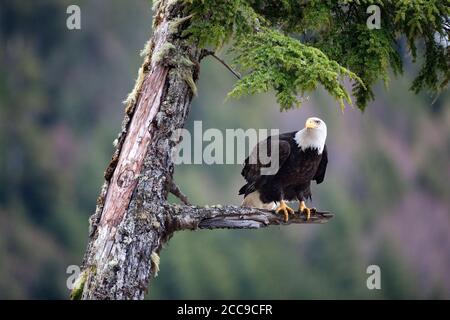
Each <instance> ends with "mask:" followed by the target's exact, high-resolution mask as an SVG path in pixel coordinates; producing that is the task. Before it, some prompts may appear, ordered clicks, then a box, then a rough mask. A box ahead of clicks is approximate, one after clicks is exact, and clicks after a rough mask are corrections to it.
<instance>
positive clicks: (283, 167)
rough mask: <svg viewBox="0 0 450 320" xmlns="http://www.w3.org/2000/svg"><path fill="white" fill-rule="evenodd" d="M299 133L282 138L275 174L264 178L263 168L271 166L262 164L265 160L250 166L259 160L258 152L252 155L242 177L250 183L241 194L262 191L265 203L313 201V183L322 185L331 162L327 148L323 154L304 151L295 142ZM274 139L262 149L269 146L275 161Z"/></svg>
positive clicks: (314, 150)
mask: <svg viewBox="0 0 450 320" xmlns="http://www.w3.org/2000/svg"><path fill="white" fill-rule="evenodd" d="M295 134H296V132H289V133H285V134H282V135H279V136H278V137H279V141H278V146H279V170H278V171H277V172H276V173H275V174H272V175H262V174H261V169H262V168H264V167H268V166H269V165H262V164H261V161H253V162H254V163H253V164H252V163H250V158H252V157H253V158H252V159H255V158H254V157H255V156H256V157H257V152H258V151H257V148H255V150H254V151H253V152H252V155H250V157H248V158H247V159H246V160H245V163H244V168H243V169H242V172H241V174H242V176H243V177H244V178H245V179H246V180H247V184H245V185H244V186H243V187H242V188H241V189H240V190H239V194H244V195H245V196H247V195H248V194H250V193H252V192H254V191H258V192H259V197H260V200H261V201H262V202H263V203H270V202H273V201H275V202H279V201H281V200H288V201H290V200H297V199H298V200H300V201H304V200H306V199H309V198H311V189H310V185H311V180H315V181H316V182H317V183H321V182H322V181H323V179H324V177H325V171H326V167H327V163H328V157H327V149H326V146H325V147H324V149H323V152H322V153H321V154H319V153H318V150H317V149H312V148H307V149H305V150H304V151H303V150H301V148H300V147H299V146H298V145H297V142H296V141H295V139H294V138H295ZM271 139H272V137H269V138H268V139H267V140H265V141H263V142H261V143H260V144H259V145H258V148H263V147H265V146H267V149H268V152H266V153H267V154H268V155H269V156H270V159H271V160H273V159H272V155H271V150H270V149H271V147H270V145H271ZM263 151H265V150H263ZM261 154H262V155H264V153H261ZM258 160H259V158H258Z"/></svg>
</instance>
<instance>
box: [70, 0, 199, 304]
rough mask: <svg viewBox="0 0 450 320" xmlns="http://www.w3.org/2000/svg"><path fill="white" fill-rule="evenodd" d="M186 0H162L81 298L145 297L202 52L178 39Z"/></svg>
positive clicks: (94, 224) (94, 230) (95, 224)
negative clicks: (174, 138) (179, 133)
mask: <svg viewBox="0 0 450 320" xmlns="http://www.w3.org/2000/svg"><path fill="white" fill-rule="evenodd" d="M181 17H182V5H181V4H179V3H177V2H175V1H167V0H163V1H161V2H160V4H159V6H158V8H157V10H156V13H155V17H154V34H153V37H152V39H151V40H150V42H149V43H148V44H147V47H146V48H147V49H146V50H145V51H146V52H145V54H146V57H145V62H144V64H143V66H142V67H141V69H140V71H139V76H138V80H137V82H136V87H135V90H134V91H133V92H132V94H131V96H130V97H129V99H128V105H127V109H126V116H125V120H124V123H123V127H122V132H121V134H120V136H119V138H118V141H117V142H118V145H117V150H116V152H115V154H114V156H113V159H112V161H111V164H110V166H109V167H108V169H107V170H106V172H105V178H106V179H107V181H106V182H105V184H104V186H103V188H102V192H101V194H100V197H99V199H98V201H97V208H96V213H95V214H94V216H93V217H91V231H90V241H89V244H88V248H87V252H86V254H85V258H84V261H83V272H82V274H81V275H80V277H79V281H78V288H75V289H77V290H78V292H77V290H75V291H74V292H73V295H74V296H76V295H79V294H81V298H82V299H143V298H144V294H145V292H146V289H147V287H148V283H149V280H150V278H151V276H152V274H153V272H154V270H155V268H156V266H154V268H152V267H151V266H152V260H153V261H154V262H153V265H154V264H155V263H156V262H157V261H156V260H157V259H158V258H157V254H158V252H159V250H160V249H161V245H162V243H163V242H164V239H165V237H166V236H167V232H166V226H165V223H164V204H165V202H166V199H167V193H168V183H169V182H170V181H171V180H172V175H173V161H172V157H171V154H172V149H173V148H174V146H175V142H174V141H172V140H171V134H172V133H173V132H174V131H175V130H176V129H179V128H182V127H183V126H184V123H185V121H186V118H187V115H188V112H189V109H190V105H191V100H192V96H193V91H195V89H194V88H193V86H194V85H195V80H196V78H197V74H198V67H197V66H198V59H199V52H198V50H197V49H196V47H195V46H194V45H189V44H187V43H186V41H185V40H183V39H181V38H180V32H179V30H177V28H179V29H181V28H182V25H183V23H184V22H183V21H182V20H179V19H180V18H181Z"/></svg>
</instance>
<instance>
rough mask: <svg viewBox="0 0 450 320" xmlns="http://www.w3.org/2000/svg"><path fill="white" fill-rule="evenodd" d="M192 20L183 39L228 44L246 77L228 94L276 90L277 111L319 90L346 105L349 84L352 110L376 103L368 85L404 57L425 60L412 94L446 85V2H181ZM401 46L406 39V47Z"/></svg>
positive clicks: (449, 25) (449, 18) (398, 68)
mask: <svg viewBox="0 0 450 320" xmlns="http://www.w3.org/2000/svg"><path fill="white" fill-rule="evenodd" d="M185 2H186V3H188V6H187V11H188V12H187V13H188V14H193V17H192V19H191V24H190V27H189V28H188V30H186V32H185V35H186V36H190V37H191V39H192V40H193V41H195V42H196V43H198V44H199V45H200V46H201V47H213V48H218V47H222V46H224V45H225V44H227V43H230V47H231V49H230V50H231V52H232V53H233V54H234V64H235V65H236V66H237V67H238V68H240V69H241V70H242V71H244V72H245V75H244V77H243V78H242V79H241V80H239V81H238V82H237V83H236V85H235V87H234V88H233V90H232V91H231V92H230V95H231V96H235V97H238V96H242V95H244V94H254V93H260V92H267V91H270V90H275V92H276V95H277V98H278V102H279V104H280V106H281V109H282V110H287V109H289V108H292V107H294V106H299V105H300V104H301V103H300V101H301V100H300V99H298V97H299V96H301V95H303V94H305V93H307V92H310V91H313V90H315V89H316V88H317V87H318V86H319V85H322V86H323V87H324V88H325V89H326V90H327V91H328V92H329V94H330V95H331V96H333V97H334V98H335V99H336V100H337V101H338V102H339V104H340V106H341V107H344V102H347V103H348V104H351V99H350V94H349V93H348V92H347V90H346V88H345V87H344V85H343V80H344V79H345V78H348V79H350V80H351V81H352V83H353V95H354V97H355V99H356V105H357V106H358V108H360V109H361V110H364V109H365V107H366V106H367V104H368V102H369V101H371V100H373V99H374V95H373V91H372V89H371V88H372V87H373V85H374V84H376V83H377V81H379V80H382V81H383V82H384V83H385V85H386V86H387V85H388V82H389V74H390V72H392V73H393V74H394V75H397V74H401V73H402V70H403V68H402V65H403V60H404V59H403V58H404V56H406V54H405V52H404V51H405V50H403V49H402V45H401V44H402V42H406V44H407V46H406V47H407V50H408V51H409V52H410V55H411V57H412V59H413V61H414V62H416V58H417V57H418V54H417V51H418V49H419V50H420V51H421V53H422V52H423V56H424V58H423V59H422V60H423V64H422V66H421V70H420V72H419V74H418V75H417V77H416V79H415V80H414V81H413V84H412V87H411V88H412V90H414V91H415V92H418V91H420V90H422V89H428V90H431V91H433V92H439V91H442V90H443V89H445V88H446V87H447V86H448V83H449V79H450V55H449V51H448V42H449V37H450V1H449V0H430V1H428V0H427V1H425V0H396V1H391V0H378V1H373V0H372V1H366V0H345V1H342V0H341V1H338V0H303V1H299V0H278V1H267V0H185ZM372 4H375V5H377V6H378V7H379V8H380V18H381V19H380V22H381V25H380V28H379V29H369V28H368V27H367V19H368V18H369V16H370V15H371V14H370V13H367V8H368V7H369V6H370V5H372ZM405 40H406V41H405Z"/></svg>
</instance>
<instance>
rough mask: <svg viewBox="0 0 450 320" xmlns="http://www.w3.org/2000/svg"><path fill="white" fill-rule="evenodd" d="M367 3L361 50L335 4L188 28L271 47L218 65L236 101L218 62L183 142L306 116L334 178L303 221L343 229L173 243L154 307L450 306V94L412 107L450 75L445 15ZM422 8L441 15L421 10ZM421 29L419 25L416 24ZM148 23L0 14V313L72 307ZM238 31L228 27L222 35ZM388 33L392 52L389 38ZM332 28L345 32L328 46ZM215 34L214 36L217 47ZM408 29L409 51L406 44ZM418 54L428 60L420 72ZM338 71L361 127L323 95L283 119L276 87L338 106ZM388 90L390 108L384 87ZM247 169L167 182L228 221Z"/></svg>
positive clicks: (211, 65) (102, 7) (211, 234)
mask: <svg viewBox="0 0 450 320" xmlns="http://www.w3.org/2000/svg"><path fill="white" fill-rule="evenodd" d="M347 2H348V3H349V4H348V5H349V6H350V7H352V6H353V8H355V7H356V8H358V6H362V7H363V9H361V10H359V9H358V10H356V9H353V11H350V12H348V14H350V13H351V15H352V16H353V15H354V16H355V17H358V19H359V20H361V21H365V19H364V17H367V14H366V13H365V7H367V5H368V2H365V1H360V2H359V3H358V2H353V1H352V2H350V1H347ZM378 2H379V3H380V4H382V29H380V30H373V31H370V32H369V31H368V30H366V29H364V28H360V29H358V28H354V26H355V24H356V23H357V21H359V20H358V19H356V18H352V19H343V17H338V16H335V15H332V14H330V12H335V13H337V12H338V9H337V8H336V2H335V1H308V6H307V7H298V4H300V3H301V2H299V1H277V2H271V3H269V2H267V1H227V2H225V1H222V2H220V1H216V3H215V6H214V9H216V11H214V17H213V18H214V19H217V23H216V24H215V25H213V26H209V27H208V28H209V29H208V30H203V28H204V27H206V26H203V27H202V26H201V25H199V24H198V23H200V20H201V19H198V23H194V25H195V26H197V27H196V28H197V31H195V29H194V27H193V29H192V32H194V33H196V32H201V31H202V30H203V31H204V32H205V35H204V38H203V40H202V41H203V43H204V44H205V45H207V46H211V47H216V46H219V47H220V46H223V47H225V49H227V48H229V47H230V44H231V43H233V41H234V40H232V38H231V37H232V34H233V32H234V30H236V29H242V30H243V31H242V33H243V32H244V31H245V30H246V28H249V26H250V27H251V28H254V24H251V25H249V24H247V23H246V21H253V20H254V19H255V17H257V18H258V19H260V17H263V19H260V28H261V30H263V31H264V32H263V33H262V34H261V35H259V34H258V35H254V36H252V37H250V38H248V37H247V38H245V39H243V40H242V42H241V47H239V46H238V47H234V48H235V51H234V52H230V53H229V55H227V54H226V53H227V52H228V51H227V50H225V49H223V50H222V51H221V54H222V56H223V57H224V58H225V59H226V60H227V61H232V60H233V58H235V59H237V61H235V62H236V65H237V66H242V67H245V66H246V65H247V66H248V68H249V70H248V71H246V72H244V74H245V75H247V77H244V78H243V79H242V81H241V82H238V84H237V86H236V79H235V78H234V77H233V75H231V74H230V73H229V72H228V71H227V70H226V69H225V68H223V66H221V65H220V64H218V63H217V62H216V61H215V60H213V59H210V58H206V59H205V60H204V61H203V62H202V67H201V74H200V82H199V84H198V90H199V96H198V97H197V98H195V99H194V103H193V107H192V110H191V114H190V116H189V121H188V124H187V128H188V129H192V126H193V122H194V121H196V120H202V121H203V128H204V130H206V129H207V128H218V129H221V130H224V129H226V128H243V129H248V128H277V129H280V131H282V132H286V131H292V130H298V129H301V128H302V127H303V126H304V122H305V120H306V118H307V117H309V116H313V115H315V116H319V117H321V118H322V119H324V120H325V121H326V123H327V125H328V130H329V137H328V145H329V153H330V164H329V169H328V171H327V177H326V180H325V183H323V184H321V185H320V186H315V185H314V186H313V203H312V204H313V205H314V206H316V207H318V208H320V209H324V210H325V209H326V210H331V211H333V212H334V213H335V214H336V217H335V218H334V219H333V221H331V222H330V223H328V224H326V225H321V226H289V227H272V228H269V229H266V230H257V231H230V230H217V231H196V232H180V233H177V234H176V235H175V236H174V237H173V239H171V241H170V242H169V244H168V245H167V246H166V247H165V248H164V250H163V251H162V253H161V265H160V267H161V270H160V272H159V276H158V277H157V278H156V279H154V280H152V287H151V289H150V295H149V298H152V299H158V298H275V299H281V298H290V299H303V298H365V299H380V298H385V299H386V298H450V296H449V292H450V275H449V274H448V270H449V268H450V262H449V261H450V236H449V232H448V231H449V230H448V228H449V225H450V214H449V212H450V199H449V197H448V195H449V194H450V188H449V184H448V181H449V179H450V176H449V170H448V159H449V156H450V147H449V146H450V108H449V107H450V106H449V104H450V95H449V93H448V91H443V92H442V93H441V95H440V96H439V97H438V99H437V100H436V101H435V102H434V103H433V104H432V102H433V100H434V99H435V95H434V94H430V93H428V92H427V91H421V92H420V93H419V94H418V95H415V94H414V93H413V92H412V91H411V90H410V88H411V83H412V82H413V81H414V79H420V76H421V75H423V76H422V79H423V80H417V82H414V83H418V84H420V86H419V87H420V88H422V87H423V88H425V89H427V88H429V89H433V90H434V89H439V88H438V87H440V86H441V82H442V81H444V80H445V79H444V78H445V77H444V75H448V69H445V63H447V65H448V59H447V60H445V59H444V60H443V57H442V54H441V53H439V52H440V51H439V50H440V49H439V48H437V51H436V52H435V51H433V50H435V49H436V48H434V49H433V46H431V47H430V43H428V44H427V38H428V40H429V35H430V33H429V32H430V30H437V29H438V25H439V24H438V23H437V22H436V23H435V22H432V21H431V22H430V17H432V16H436V17H438V16H439V15H440V13H442V12H444V11H443V10H448V6H445V4H447V3H448V2H445V1H395V2H394V1H393V2H392V3H390V2H387V1H378ZM73 3H76V4H79V5H80V6H81V9H82V30H81V31H69V30H67V29H66V27H65V24H66V18H67V15H66V8H67V6H68V5H69V4H73ZM193 3H195V4H196V5H197V6H198V7H196V8H195V10H205V11H206V10H210V9H211V7H212V6H211V4H210V1H204V2H203V4H202V3H201V2H200V1H198V2H197V1H193ZM208 3H209V4H208ZM268 3H269V4H270V5H267V4H268ZM233 4H234V5H235V6H233ZM237 4H239V5H237ZM263 4H266V5H263ZM411 4H415V5H411ZM208 5H209V6H210V7H207V6H208ZM221 6H224V7H221ZM227 6H228V7H227ZM432 6H436V7H437V10H438V12H439V14H437V13H436V10H434V9H427V8H432ZM208 8H209V9H208ZM387 8H389V10H388V9H387ZM446 8H447V9H446ZM249 9H252V10H249ZM391 9H392V10H393V11H392V10H391ZM355 10H356V11H355ZM430 10H431V11H430ZM198 12H200V11H198ZM219 13H222V14H223V15H219ZM294 14H295V18H292V19H287V20H286V18H289V17H294ZM342 14H343V13H342ZM414 14H416V16H417V17H421V16H425V17H426V18H416V19H413V20H410V18H411V16H414ZM403 15H404V17H403ZM151 17H152V13H151V12H150V10H149V4H148V1H140V0H133V1H126V2H125V1H121V0H95V1H68V0H67V1H65V0H64V1H60V0H58V1H56V0H54V1H53V0H47V1H39V2H30V1H26V0H3V1H2V4H1V5H0V298H63V299H64V298H67V297H68V296H69V290H67V288H66V279H67V277H68V276H69V275H68V274H66V268H67V266H68V265H73V264H79V263H80V262H81V259H82V256H83V253H84V249H85V245H86V241H87V237H88V222H87V221H88V217H89V215H90V214H92V213H93V211H94V209H95V201H96V197H97V195H98V192H99V188H100V186H101V184H102V180H103V178H102V176H103V171H104V169H105V167H106V165H107V163H108V161H109V159H110V157H111V153H112V152H113V146H112V141H113V140H114V139H115V137H116V136H117V133H118V131H119V128H120V123H121V121H122V118H123V112H124V110H123V109H124V108H123V105H121V103H120V102H121V101H123V100H124V99H125V97H126V96H127V93H128V92H129V91H130V89H131V88H132V87H133V84H134V79H135V77H136V73H137V70H138V68H139V66H140V64H141V62H142V61H141V58H140V57H139V51H140V49H142V47H143V45H144V43H145V42H146V41H147V40H148V36H149V34H150V32H151V25H152V21H151ZM196 17H197V15H195V16H194V20H193V21H194V22H195V21H196V20H195V19H196ZM234 17H236V18H235V21H234V22H232V25H227V24H226V23H225V24H224V23H223V22H224V21H229V19H234ZM297 17H298V18H297ZM384 17H386V18H387V20H384ZM396 17H397V18H396ZM221 19H222V20H221ZM424 19H425V20H424ZM388 21H390V23H394V24H395V26H392V28H395V30H397V31H398V34H397V32H396V33H392V32H391V29H389V28H391V26H387V25H385V23H387V22H388ZM407 21H410V22H409V24H408V22H407ZM411 21H412V22H411ZM427 21H428V22H427ZM340 22H342V23H343V24H339V23H340ZM344 22H345V23H344ZM337 24H338V25H340V26H341V29H339V30H337V29H333V26H335V25H337ZM220 25H222V26H225V27H222V30H221V31H220V32H219V31H216V30H215V28H219V26H220ZM411 25H414V26H415V27H411V31H410V32H411V34H409V33H408V32H406V31H405V30H406V29H407V28H409V26H411ZM419 26H420V27H419ZM430 28H431V29H430ZM247 30H250V29H247ZM312 30H314V31H315V32H312ZM333 30H334V31H333ZM392 30H394V29H392ZM408 30H409V29H408ZM206 33H209V34H210V35H211V37H213V35H215V36H214V37H215V39H213V38H210V35H208V34H206ZM239 33H241V32H240V31H239ZM198 34H199V35H200V33H198ZM267 34H271V35H272V36H271V38H270V39H271V41H276V42H277V43H279V44H282V45H278V49H277V50H279V51H277V54H276V55H273V54H271V53H270V52H269V51H268V44H269V43H272V42H270V41H267V43H265V42H264V41H263V39H264V37H265V36H266V35H267ZM400 34H403V37H398V38H397V36H400ZM287 35H295V36H294V37H293V38H288V37H287ZM393 35H395V37H394V38H393V37H392V36H393ZM420 38H423V39H422V41H416V40H418V39H420ZM199 39H201V38H199ZM358 39H359V40H358ZM294 40H295V41H294ZM411 40H414V41H415V44H416V47H417V48H415V47H412V46H411V43H412V41H411ZM246 41H249V42H248V43H247V42H246ZM347 41H349V42H347ZM250 42H252V43H256V44H258V45H255V46H254V47H251V46H250ZM394 42H395V43H394ZM389 44H390V45H391V47H389ZM355 46H356V47H358V48H362V49H361V50H369V53H370V52H372V53H371V54H363V53H361V54H355V51H354V50H350V49H352V48H353V47H355ZM273 47H274V48H276V47H277V46H273ZM243 48H249V49H250V50H242V49H243ZM410 48H414V49H417V50H414V52H415V51H417V55H416V60H417V63H411V59H410V57H409V56H410V54H411V53H410ZM319 50H320V51H319ZM427 50H428V51H430V52H435V53H434V54H433V55H431V56H429V57H435V58H424V57H423V52H425V51H427ZM244 51H245V52H244ZM242 54H243V55H242ZM258 54H266V55H267V57H268V60H270V61H277V62H278V61H279V62H280V65H281V66H282V68H280V69H278V68H274V69H273V68H266V69H264V68H261V69H260V75H259V76H258V75H257V74H255V73H254V72H253V73H252V72H251V71H252V70H256V69H257V67H259V66H260V65H261V64H262V63H266V61H263V60H262V59H261V61H260V62H261V64H260V63H258V61H257V62H255V61H254V60H256V58H258ZM297 57H304V59H305V60H304V61H308V62H309V63H310V64H311V65H315V66H316V67H317V68H323V69H320V70H323V72H317V71H318V70H310V69H308V68H310V67H311V65H309V63H308V65H306V66H304V65H302V63H301V61H303V60H301V59H297ZM253 58H255V59H253ZM309 59H311V60H309ZM333 60H334V61H336V62H337V63H338V64H339V65H336V64H335V63H333V62H332V61H333ZM243 62H246V63H243ZM253 63H255V65H253ZM321 63H324V65H322V64H321ZM287 66H289V68H287ZM400 66H402V67H400ZM342 68H346V69H342ZM424 68H425V69H424ZM427 68H428V69H427ZM402 69H403V75H402V76H401V77H395V76H394V71H397V72H400V70H402ZM287 70H291V71H292V72H290V71H289V72H287ZM305 70H307V71H308V75H310V77H306V75H305V74H303V72H304V71H305ZM345 70H350V71H351V72H354V73H355V74H356V75H358V76H359V77H360V78H361V79H362V80H363V81H364V83H365V84H366V85H370V87H371V88H372V90H373V92H374V93H375V96H376V99H375V100H374V101H373V102H371V103H370V106H369V108H367V109H366V111H365V112H364V114H361V112H360V111H359V110H357V109H355V108H346V110H345V111H344V113H342V112H341V111H340V110H339V109H338V108H335V105H336V100H335V99H334V98H333V97H336V98H338V99H339V97H340V96H339V95H340V94H342V92H341V91H336V94H333V93H332V94H331V95H330V94H329V91H330V90H325V89H322V88H321V87H322V86H318V90H315V91H314V93H311V92H310V93H309V94H310V99H309V100H306V99H305V102H303V104H302V107H301V108H299V109H292V110H288V111H287V112H283V113H280V112H279V107H278V106H279V104H278V103H277V101H280V96H279V95H280V91H278V90H277V88H276V87H274V85H275V86H277V85H278V86H279V88H283V90H285V91H286V92H287V94H289V93H293V92H296V91H297V90H300V91H303V90H304V91H305V92H308V91H310V90H311V89H313V88H315V86H314V83H311V84H308V81H311V79H312V77H315V79H317V80H318V81H319V82H322V81H323V82H324V83H325V84H327V83H329V86H330V88H332V89H333V90H334V89H337V88H341V87H340V85H343V86H344V87H343V88H350V84H349V83H348V82H346V81H342V82H341V81H340V82H335V80H336V79H335V78H333V77H334V75H336V76H338V77H339V76H341V75H345V74H346V71H345ZM433 70H434V71H433ZM446 70H447V71H446ZM244 71H245V68H244ZM282 71H283V72H282ZM284 71H286V72H284ZM264 72H270V74H271V75H272V76H273V80H271V81H272V82H270V83H266V86H267V87H264V86H262V87H259V86H258V84H261V83H264V81H267V79H268V78H267V75H265V74H264ZM309 72H311V73H309ZM327 72H330V74H327ZM364 72H366V73H364ZM384 72H385V73H384ZM261 73H262V74H261ZM433 74H435V76H434V75H433ZM328 75H330V77H328ZM331 75H333V76H331ZM301 76H304V78H300V77H301ZM418 76H419V78H417V77H418ZM258 77H261V79H260V78H258ZM388 77H389V78H391V80H390V85H389V88H390V89H388V90H386V89H385V88H384V86H383V83H382V82H383V80H384V79H387V78H388ZM432 77H437V79H439V81H437V82H436V81H434V80H433V79H432ZM299 78H300V80H298V79H299ZM290 79H293V83H289V80H290ZM430 79H431V80H430ZM296 80H297V82H296ZM339 80H342V79H339ZM447 80H448V79H447ZM246 83H248V84H250V83H252V84H253V85H247V84H246ZM283 83H288V87H286V86H284V87H283V86H280V85H282V84H283ZM430 84H433V85H430ZM317 85H318V84H317V83H316V86H317ZM434 85H436V86H437V87H433V86H434ZM246 86H247V87H246ZM239 88H241V89H239ZM266 88H267V90H266ZM244 89H245V90H244ZM247 89H248V90H255V91H269V93H262V94H258V95H254V96H251V97H243V98H241V99H239V100H237V99H226V97H227V94H228V92H230V91H232V90H235V92H236V93H239V92H240V91H239V90H242V91H241V92H242V93H246V92H245V91H246V90H247ZM262 89H264V90H262ZM272 89H275V92H273V90H272ZM341 89H342V88H341ZM283 90H282V91H281V92H284V91H283ZM333 90H331V92H333ZM342 90H343V89H342ZM356 90H357V91H355V98H356V102H357V103H358V97H359V96H358V87H356ZM297 93H298V92H297ZM363 93H364V92H363ZM364 94H367V93H364ZM341 97H343V98H344V99H345V96H343V95H341ZM367 97H369V96H366V98H364V96H363V99H366V100H364V101H366V102H368V100H367ZM281 98H282V99H285V101H287V102H292V101H290V100H289V99H290V98H289V96H286V97H283V96H282V97H281ZM225 100H226V101H225ZM358 107H361V105H360V104H358ZM205 145H206V143H205ZM240 169H241V166H240V165H239V164H237V165H209V166H208V165H180V166H178V167H177V168H176V180H177V182H178V183H179V185H180V186H181V188H182V189H183V190H184V192H185V193H187V194H188V195H189V197H190V200H191V201H192V202H194V203H196V204H199V205H205V204H210V205H211V204H217V203H221V204H239V203H240V201H241V199H240V198H239V197H238V196H237V190H238V189H239V187H240V186H241V185H242V184H243V179H242V177H240V174H239V172H240ZM170 200H171V201H174V202H176V201H177V200H176V199H174V198H173V197H171V198H170ZM370 264H376V265H379V266H380V268H381V272H382V290H374V291H370V290H368V289H367V288H366V279H367V276H368V275H367V274H366V268H367V266H368V265H370Z"/></svg>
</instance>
